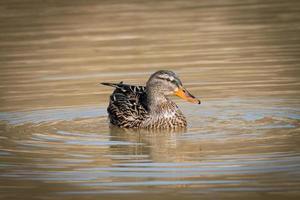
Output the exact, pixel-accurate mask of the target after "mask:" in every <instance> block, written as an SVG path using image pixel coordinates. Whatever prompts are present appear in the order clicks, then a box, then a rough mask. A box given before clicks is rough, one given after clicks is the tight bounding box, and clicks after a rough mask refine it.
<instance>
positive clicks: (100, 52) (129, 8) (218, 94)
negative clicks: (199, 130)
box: [0, 0, 300, 111]
mask: <svg viewBox="0 0 300 200" xmlns="http://www.w3.org/2000/svg"><path fill="white" fill-rule="evenodd" d="M299 9H300V2H299V1H297V0H291V1H279V0H274V1H273V0H272V1H256V0H246V1H238V0H227V1H198V0H194V1H193V0H188V1H180V0H178V1H177V0H174V1H169V0H162V1H148V0H147V1H146V0H145V1H144V0H141V1H130V0H129V1H126V2H125V1H116V0H110V1H97V0H87V1H85V0H84V1H83V0H73V1H55V0H49V1H36V0H35V1H31V0H29V1H15V0H12V1H11V0H10V1H5V0H3V1H1V2H0V20H1V25H0V26H1V33H0V71H1V74H0V76H1V77H0V94H1V95H0V98H1V99H0V110H1V111H13V110H33V109H40V108H48V107H61V106H73V105H98V104H104V102H105V103H106V101H107V95H108V94H109V93H110V92H111V88H106V87H102V86H101V87H100V86H98V85H97V84H98V83H99V82H102V81H111V82H119V81H120V80H123V81H124V82H128V83H132V84H144V83H145V82H146V80H147V79H148V77H149V75H150V74H151V73H153V72H155V71H156V70H159V69H169V70H173V71H175V72H176V73H177V74H178V75H179V76H180V77H181V78H182V79H183V82H184V83H186V85H187V87H188V88H190V90H191V91H192V92H194V93H195V94H196V95H198V96H201V97H203V98H205V99H206V98H223V97H234V96H251V97H256V96H258V95H263V96H268V97H270V96H273V95H279V96H280V98H285V97H286V95H291V96H293V98H297V99H298V98H299V95H298V94H299V74H300V67H299V60H300V37H299V35H300V15H299ZM275 90H276V91H275Z"/></svg>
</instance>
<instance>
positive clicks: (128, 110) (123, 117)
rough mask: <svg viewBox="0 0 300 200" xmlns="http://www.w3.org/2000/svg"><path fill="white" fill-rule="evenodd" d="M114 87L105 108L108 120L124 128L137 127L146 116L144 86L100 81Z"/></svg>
mask: <svg viewBox="0 0 300 200" xmlns="http://www.w3.org/2000/svg"><path fill="white" fill-rule="evenodd" d="M102 84H103V85H108V86H112V87H115V88H116V89H115V90H114V92H113V94H112V95H111V96H110V103H109V106H108V108H107V111H108V113H109V118H110V122H111V123H112V124H114V125H117V126H119V127H124V128H134V127H138V126H139V125H140V124H141V122H143V120H144V119H145V118H146V117H147V116H148V112H147V108H146V92H145V91H146V88H145V87H143V86H134V85H127V84H123V83H122V82H121V83H117V84H115V83H102Z"/></svg>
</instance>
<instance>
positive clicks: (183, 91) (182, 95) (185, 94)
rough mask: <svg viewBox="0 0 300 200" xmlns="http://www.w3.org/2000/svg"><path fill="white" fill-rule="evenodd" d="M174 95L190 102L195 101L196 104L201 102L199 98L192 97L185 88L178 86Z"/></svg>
mask: <svg viewBox="0 0 300 200" xmlns="http://www.w3.org/2000/svg"><path fill="white" fill-rule="evenodd" d="M175 95H176V96H179V97H180V98H182V99H184V100H186V101H188V102H191V103H197V104H200V103H201V101H200V100H198V99H196V97H194V96H193V95H192V94H191V93H189V91H187V90H186V89H185V88H178V89H177V90H176V91H175Z"/></svg>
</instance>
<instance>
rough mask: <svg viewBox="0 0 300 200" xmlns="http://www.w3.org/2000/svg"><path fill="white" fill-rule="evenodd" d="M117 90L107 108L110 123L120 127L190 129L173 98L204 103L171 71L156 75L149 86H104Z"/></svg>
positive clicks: (157, 72)
mask: <svg viewBox="0 0 300 200" xmlns="http://www.w3.org/2000/svg"><path fill="white" fill-rule="evenodd" d="M101 84H102V85H105V86H111V87H114V88H115V90H114V91H113V93H112V94H111V95H110V98H109V105H108V108H107V112H108V119H109V121H110V124H112V125H114V126H117V127H120V128H133V129H142V128H145V129H173V128H186V127H187V121H186V118H185V116H184V115H183V113H182V112H181V110H180V109H179V108H178V106H177V105H176V104H175V103H174V102H173V101H172V100H171V99H170V98H169V97H170V96H172V95H176V96H178V97H180V98H182V99H184V100H186V101H188V102H191V103H195V104H200V103H201V101H200V100H199V99H197V98H196V97H195V96H193V95H192V94H191V93H190V92H189V91H188V90H187V89H186V88H185V87H184V86H183V84H182V82H181V80H180V79H179V78H178V76H177V75H176V74H175V73H174V72H173V71H169V70H159V71H156V72H155V73H153V74H152V75H151V76H150V78H149V79H148V81H147V82H146V86H136V85H129V84H125V83H123V82H120V83H107V82H103V83H101Z"/></svg>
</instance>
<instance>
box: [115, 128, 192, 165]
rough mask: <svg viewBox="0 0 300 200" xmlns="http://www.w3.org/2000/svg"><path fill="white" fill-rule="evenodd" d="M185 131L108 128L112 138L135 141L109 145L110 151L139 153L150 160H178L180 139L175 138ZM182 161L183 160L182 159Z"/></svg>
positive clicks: (126, 153) (124, 153) (127, 153)
mask: <svg viewBox="0 0 300 200" xmlns="http://www.w3.org/2000/svg"><path fill="white" fill-rule="evenodd" d="M185 132H186V129H185V128H180V129H176V130H151V129H150V130H147V129H139V130H132V129H120V128H118V127H111V128H110V135H111V139H112V140H117V141H126V142H131V143H135V144H136V146H130V147H129V146H122V145H113V146H111V148H112V150H113V151H112V152H113V153H114V154H117V155H118V156H119V157H122V155H139V156H142V157H143V158H144V157H147V158H148V159H149V160H148V161H151V162H153V161H154V162H180V157H181V156H180V151H179V152H178V151H177V150H180V143H181V142H180V141H178V140H177V138H178V137H179V136H180V135H182V134H183V133H185ZM191 148H192V146H191ZM182 161H184V160H182Z"/></svg>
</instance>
